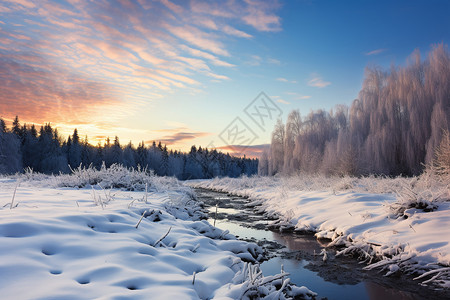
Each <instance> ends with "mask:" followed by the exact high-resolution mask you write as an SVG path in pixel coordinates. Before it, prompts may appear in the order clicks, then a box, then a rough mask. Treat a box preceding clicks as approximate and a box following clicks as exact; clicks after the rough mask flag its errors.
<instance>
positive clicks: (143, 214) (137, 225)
mask: <svg viewBox="0 0 450 300" xmlns="http://www.w3.org/2000/svg"><path fill="white" fill-rule="evenodd" d="M146 212H147V211H146V210H144V212H143V213H142V216H141V218H140V219H139V222H137V224H136V226H135V227H136V229H137V228H138V227H139V224H141V221H142V219H143V218H144V216H145V213H146Z"/></svg>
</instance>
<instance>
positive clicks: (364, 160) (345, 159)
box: [259, 44, 450, 176]
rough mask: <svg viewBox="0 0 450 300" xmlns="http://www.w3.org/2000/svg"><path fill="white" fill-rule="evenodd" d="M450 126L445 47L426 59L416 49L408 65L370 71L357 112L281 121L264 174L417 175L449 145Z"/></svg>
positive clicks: (449, 61) (449, 66) (449, 60)
mask: <svg viewBox="0 0 450 300" xmlns="http://www.w3.org/2000/svg"><path fill="white" fill-rule="evenodd" d="M449 128H450V56H449V52H448V50H447V47H446V46H444V45H443V44H439V45H437V46H434V47H433V48H432V50H431V51H430V53H429V55H428V57H427V58H426V59H425V60H424V61H422V60H421V57H420V53H419V51H415V52H414V53H413V54H412V55H411V57H410V58H409V60H408V63H407V65H406V66H404V67H396V66H392V67H391V68H390V70H389V71H385V70H382V69H380V68H379V67H370V68H366V72H365V79H364V82H363V86H362V89H361V91H360V92H359V96H358V99H355V100H354V101H353V102H352V104H351V106H350V107H348V106H345V105H337V106H336V107H335V108H334V109H332V110H330V111H329V112H326V111H324V110H317V111H311V112H310V113H309V114H308V115H307V116H305V117H302V116H301V115H300V112H299V111H298V110H294V111H292V112H291V113H290V114H289V115H288V118H287V121H286V124H283V122H282V121H281V120H278V122H277V124H276V125H275V128H274V131H273V133H272V140H271V146H270V150H268V151H266V152H264V153H263V155H262V157H261V158H260V162H259V174H261V175H274V174H276V173H284V174H290V173H295V172H307V173H324V174H328V175H347V174H348V175H367V174H379V175H381V174H383V175H407V176H409V175H417V174H419V173H421V172H422V170H423V168H424V164H429V163H432V161H433V159H434V158H435V155H436V149H442V147H444V146H445V145H442V143H448V138H443V137H445V136H446V134H447V136H448V130H449ZM447 155H450V153H447ZM447 159H448V158H447Z"/></svg>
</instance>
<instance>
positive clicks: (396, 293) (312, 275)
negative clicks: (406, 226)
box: [201, 192, 443, 300]
mask: <svg viewBox="0 0 450 300" xmlns="http://www.w3.org/2000/svg"><path fill="white" fill-rule="evenodd" d="M209 194H210V195H209ZM218 195H219V196H218ZM201 196H202V200H203V201H205V200H206V201H205V202H206V203H207V204H208V201H207V197H208V196H209V197H210V199H211V202H209V205H211V206H210V207H209V208H208V210H209V211H210V216H212V218H210V219H209V220H208V221H209V222H210V223H211V224H213V223H214V213H215V210H216V207H215V205H216V203H217V201H218V200H219V199H220V200H219V201H225V202H226V206H227V207H226V208H221V207H220V205H219V208H218V215H220V218H219V219H217V220H216V227H218V228H220V229H222V230H229V231H230V233H232V234H234V235H236V236H237V237H239V238H240V239H256V240H259V241H262V240H267V241H275V242H277V243H279V244H281V245H283V246H285V247H286V249H285V250H284V251H283V253H284V254H285V255H283V256H282V257H281V256H275V257H273V258H271V259H270V260H268V261H265V262H263V263H262V264H261V270H262V271H263V273H264V275H266V276H268V275H275V274H278V273H280V271H281V266H282V265H283V269H284V270H285V271H286V272H288V273H290V276H289V278H290V279H291V282H293V283H294V284H296V285H297V286H306V287H308V288H309V289H311V290H313V291H315V292H317V293H318V294H319V297H318V299H321V298H325V297H326V298H327V299H328V300H344V299H345V300H347V299H358V300H359V299H361V300H379V299H382V300H394V299H395V300H418V299H443V298H442V297H439V296H436V293H434V292H433V291H429V290H427V289H421V288H420V287H419V286H417V287H415V285H413V284H409V285H408V286H410V289H411V290H414V291H417V292H418V293H417V294H415V293H412V292H406V291H402V290H399V288H405V286H406V285H404V282H401V281H399V280H398V279H397V281H398V282H396V279H391V278H387V279H384V278H383V277H382V276H380V275H376V277H373V278H379V280H376V282H375V280H373V278H372V277H370V276H368V274H367V272H366V273H364V272H363V271H362V270H361V267H360V266H358V265H357V264H356V262H355V261H354V260H350V261H351V263H349V264H346V262H345V260H343V259H334V260H332V261H329V262H328V261H327V262H326V263H323V262H322V260H321V257H318V256H314V254H318V253H320V251H321V250H322V249H323V247H324V246H325V244H320V243H319V242H318V241H317V240H316V238H315V237H314V236H312V235H297V234H295V233H278V232H272V231H268V230H261V229H256V228H251V227H248V226H249V225H252V224H255V220H256V221H257V222H258V223H261V222H262V221H264V220H263V218H262V217H260V218H259V219H258V218H257V217H256V216H255V215H254V214H252V212H250V211H248V210H244V209H243V207H238V206H235V205H233V201H232V200H233V199H232V198H231V197H225V196H224V195H223V194H220V193H214V192H206V194H205V193H204V192H202V194H201ZM240 200H242V199H240ZM241 203H242V201H241ZM245 214H247V215H246V216H245ZM250 214H251V215H250ZM235 215H244V217H245V218H240V219H236V218H235V217H233V216H235ZM255 217H256V219H255ZM230 219H231V220H230ZM258 220H259V221H258ZM252 222H253V223H252ZM289 253H292V255H287V254H289ZM298 253H301V254H302V255H299V254H298ZM377 282H383V284H385V283H387V282H393V284H392V285H393V286H395V288H391V287H388V286H390V285H391V284H386V285H381V284H378V283H377Z"/></svg>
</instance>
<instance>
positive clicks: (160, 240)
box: [153, 226, 172, 247]
mask: <svg viewBox="0 0 450 300" xmlns="http://www.w3.org/2000/svg"><path fill="white" fill-rule="evenodd" d="M171 229H172V226H170V227H169V230H168V231H167V232H166V234H165V235H163V236H162V237H161V238H160V239H159V240H157V241H156V243H155V244H153V247H156V246H157V245H158V244H159V243H161V242H162V240H164V239H165V238H166V236H168V235H169V232H170V230H171Z"/></svg>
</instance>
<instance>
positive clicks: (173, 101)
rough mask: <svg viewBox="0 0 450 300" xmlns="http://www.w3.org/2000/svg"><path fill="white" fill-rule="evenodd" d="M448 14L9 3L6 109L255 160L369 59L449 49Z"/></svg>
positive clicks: (307, 4) (348, 83)
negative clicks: (291, 120) (277, 127)
mask: <svg viewBox="0 0 450 300" xmlns="http://www.w3.org/2000/svg"><path fill="white" fill-rule="evenodd" d="M449 14H450V1H447V0H428V1H425V0H424V1H415V0H404V1H403V0H402V1H331V0H330V1H326V0H321V1H320V0H317V1H316V0H291V1H288V0H285V1H281V0H279V1H276V0H267V1H258V0H243V1H239V0H229V1H206V0H190V1H187V0H186V1H175V0H132V1H126V0H119V1H106V0H96V1H88V0H66V1H59V0H54V1H50V0H39V1H37V0H36V1H34V0H2V1H1V2H0V117H1V118H3V119H4V120H5V121H6V122H7V123H8V124H11V121H12V119H13V118H14V117H15V116H16V115H18V116H19V119H20V121H21V123H22V124H23V123H27V124H31V123H34V124H36V125H41V124H44V123H48V122H50V123H51V124H52V125H53V127H56V128H58V130H59V132H60V133H61V134H62V135H63V136H67V135H69V134H71V133H72V132H73V130H74V129H75V128H77V130H78V132H79V134H80V135H81V136H87V137H88V140H89V142H90V143H91V144H94V145H95V144H97V143H98V142H100V143H103V142H104V140H105V139H106V137H108V136H109V137H110V138H111V139H113V138H114V136H118V137H119V139H120V142H121V143H122V144H127V143H128V142H130V141H131V142H132V143H133V144H134V145H136V146H137V144H138V143H140V142H141V141H144V142H145V143H146V144H147V145H150V144H151V143H152V141H153V140H156V141H162V142H163V143H165V144H167V146H168V148H170V149H174V150H182V151H188V150H189V149H190V147H191V145H196V146H197V147H198V146H202V147H217V148H219V149H222V151H229V152H234V153H239V154H246V155H247V156H257V155H258V153H260V151H261V149H262V145H266V144H268V143H270V135H271V131H272V129H273V125H274V124H275V122H276V119H277V118H282V120H283V121H285V120H286V117H287V115H288V113H289V112H290V111H292V110H293V109H299V110H300V113H301V114H302V115H303V116H305V115H307V114H308V113H309V112H310V111H311V110H316V109H325V110H329V109H331V108H333V107H334V106H335V105H337V104H347V105H350V104H351V102H352V101H353V100H354V99H355V98H357V97H358V92H359V90H360V89H361V85H362V82H363V79H364V69H365V68H366V67H367V66H380V67H382V68H385V69H386V70H388V69H389V67H390V66H391V65H392V64H396V65H404V64H405V63H406V62H407V59H408V57H409V56H410V55H411V54H412V52H413V51H415V50H419V51H420V52H421V54H422V58H425V57H426V55H427V53H428V51H430V49H431V47H432V46H433V45H436V44H438V43H444V44H446V45H448V44H449V43H450V18H449V17H448V16H449Z"/></svg>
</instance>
